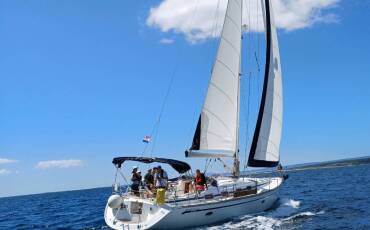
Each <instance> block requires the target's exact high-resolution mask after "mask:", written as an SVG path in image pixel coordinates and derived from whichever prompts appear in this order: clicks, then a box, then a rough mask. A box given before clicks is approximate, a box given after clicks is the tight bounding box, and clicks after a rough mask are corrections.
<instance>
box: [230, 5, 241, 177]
mask: <svg viewBox="0 0 370 230" xmlns="http://www.w3.org/2000/svg"><path fill="white" fill-rule="evenodd" d="M240 4H241V7H240V15H241V17H240V31H241V34H240V40H241V42H240V50H242V46H243V42H242V41H243V40H242V36H243V0H242V1H241V3H240ZM241 66H242V53H241V52H240V55H239V74H238V81H239V82H238V99H237V108H238V109H237V123H236V124H237V128H236V144H235V146H236V151H235V155H234V164H233V171H232V175H233V176H234V177H239V176H240V160H239V134H240V80H241V76H242V73H241Z"/></svg>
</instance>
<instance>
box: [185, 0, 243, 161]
mask: <svg viewBox="0 0 370 230" xmlns="http://www.w3.org/2000/svg"><path fill="white" fill-rule="evenodd" d="M241 25H242V0H229V1H228V5H227V9H226V14H225V20H224V25H223V28H222V32H221V39H220V44H219V47H218V51H217V56H216V60H215V63H214V66H213V70H212V76H211V79H210V82H209V86H208V91H207V96H206V99H205V102H204V104H203V107H202V111H201V114H200V117H199V121H198V125H197V128H196V131H195V135H194V138H193V143H192V146H191V148H190V152H187V156H191V157H233V156H234V155H235V153H236V151H237V148H238V147H237V145H238V144H237V138H238V115H239V111H238V110H239V108H238V106H239V82H240V81H239V78H240V76H239V71H240V53H241V27H242V26H241Z"/></svg>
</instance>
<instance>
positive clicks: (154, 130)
mask: <svg viewBox="0 0 370 230" xmlns="http://www.w3.org/2000/svg"><path fill="white" fill-rule="evenodd" d="M198 3H199V0H196V1H195V5H194V10H193V14H192V16H191V18H190V20H189V25H188V28H189V30H191V26H192V24H193V21H194V17H195V14H196V12H197V11H198ZM190 34H191V31H190ZM177 53H179V50H177ZM176 56H178V55H176ZM177 69H178V60H177V62H176V64H175V68H174V71H173V73H172V76H171V79H170V83H169V86H168V88H167V91H166V94H165V97H164V100H163V102H162V105H161V109H160V113H159V115H158V118H157V120H156V121H155V123H154V125H153V128H152V130H151V132H150V137H151V138H152V139H153V141H152V145H151V150H150V157H152V156H153V152H154V149H155V146H156V143H157V139H158V133H159V127H160V123H161V118H162V115H163V112H164V109H165V106H166V104H167V101H168V97H169V94H170V92H171V89H172V86H173V81H174V78H175V76H176V73H177ZM150 143H151V142H150V141H149V142H147V143H146V144H145V146H144V149H143V151H142V153H141V156H144V154H145V153H146V151H147V150H148V148H149V146H150Z"/></svg>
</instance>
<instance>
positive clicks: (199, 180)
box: [194, 169, 207, 191]
mask: <svg viewBox="0 0 370 230" xmlns="http://www.w3.org/2000/svg"><path fill="white" fill-rule="evenodd" d="M195 173H196V174H195V178H194V183H195V190H196V191H204V190H205V188H206V186H207V182H206V177H205V176H204V174H203V173H201V172H200V170H199V169H197V170H196V171H195Z"/></svg>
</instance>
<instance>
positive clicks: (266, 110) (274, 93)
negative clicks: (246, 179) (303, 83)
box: [248, 0, 283, 167]
mask: <svg viewBox="0 0 370 230" xmlns="http://www.w3.org/2000/svg"><path fill="white" fill-rule="evenodd" d="M264 11H265V12H266V13H265V14H264V15H265V28H266V64H265V72H264V83H263V90H262V97H261V103H260V108H259V112H258V117H257V124H256V128H255V132H254V135H253V140H252V144H251V149H250V154H249V158H248V166H252V167H275V166H277V165H278V163H279V160H280V154H279V147H280V138H281V128H282V106H283V104H282V80H281V68H280V55H279V47H278V40H277V34H276V28H275V24H274V18H273V12H272V8H271V3H270V1H269V0H265V4H264Z"/></svg>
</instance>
